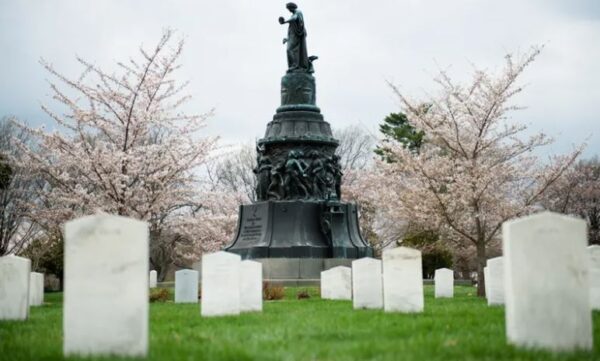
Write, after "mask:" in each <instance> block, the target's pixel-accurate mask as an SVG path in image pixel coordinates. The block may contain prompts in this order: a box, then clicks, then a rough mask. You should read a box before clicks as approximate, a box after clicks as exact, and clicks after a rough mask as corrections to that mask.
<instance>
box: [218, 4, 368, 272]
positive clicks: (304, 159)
mask: <svg viewBox="0 0 600 361" xmlns="http://www.w3.org/2000/svg"><path fill="white" fill-rule="evenodd" d="M287 7H288V9H289V10H290V11H291V12H292V14H293V15H292V17H291V18H290V19H288V20H284V19H283V18H280V19H279V22H280V23H282V24H284V23H288V24H289V29H288V37H287V38H286V39H284V43H287V58H288V70H287V73H286V74H285V75H284V76H283V78H282V79H281V105H280V106H279V107H278V108H277V110H276V113H275V115H274V116H273V120H272V121H271V122H269V123H268V124H267V129H266V132H265V136H264V138H262V139H260V140H259V141H258V142H257V166H256V168H255V170H254V172H255V174H256V177H257V189H256V194H257V201H256V202H255V203H253V204H246V205H242V206H240V216H239V222H238V231H237V235H236V237H235V239H234V240H233V242H232V243H231V244H230V245H229V246H227V247H226V248H225V249H226V250H227V251H229V252H233V253H237V254H239V255H241V256H242V258H251V259H259V260H262V261H263V265H265V276H266V278H286V277H276V276H277V275H276V274H271V277H269V272H270V270H269V269H268V268H269V264H270V263H273V264H275V263H276V264H278V265H282V264H284V263H286V262H285V261H283V260H278V261H273V262H267V261H265V259H276V258H277V259H288V260H289V262H287V264H293V266H291V267H292V268H295V267H296V264H297V265H298V269H299V270H298V274H299V276H298V277H297V278H310V277H314V278H319V273H320V271H321V270H322V269H323V268H327V264H331V265H338V264H346V263H347V264H348V265H349V262H350V261H351V260H352V259H355V258H361V257H366V256H371V255H372V254H373V250H372V248H371V247H370V246H369V245H368V243H367V242H366V241H365V240H364V239H363V238H362V237H361V235H360V230H359V226H358V213H357V207H356V205H355V204H352V203H345V202H341V190H340V188H341V182H342V171H341V167H340V163H339V157H338V156H337V155H336V154H335V150H336V148H337V146H338V141H337V140H336V139H335V138H334V137H333V135H332V133H331V126H330V125H329V123H327V122H326V121H325V120H324V118H323V115H322V114H321V110H320V109H319V108H318V107H317V105H316V83H315V78H314V76H313V75H312V73H313V72H314V70H313V64H312V63H313V61H314V60H316V59H317V57H316V56H310V57H308V56H307V55H306V54H307V53H306V30H305V28H304V18H303V15H302V13H301V12H300V11H298V10H297V7H296V5H295V4H293V3H289V4H288V5H287ZM332 258H335V259H338V260H337V262H331V261H327V260H328V259H332ZM305 259H311V260H310V261H303V260H305ZM344 259H345V260H348V262H343V261H342V260H344ZM282 261H283V262H282ZM303 264H304V265H307V264H310V265H311V266H310V267H309V268H311V271H310V272H308V273H309V274H310V275H308V274H305V276H309V277H303V276H302V268H303ZM319 264H321V265H322V267H321V269H318V268H319V266H318V265H319ZM280 268H281V267H280ZM283 268H286V267H283ZM317 269H318V272H317ZM286 272H288V273H289V272H290V269H289V267H288V269H286V270H285V271H281V272H279V273H281V274H280V275H279V276H283V274H284V273H286ZM294 272H295V271H293V270H292V273H290V274H289V276H290V278H294V277H293V274H294ZM276 273H277V272H276ZM305 273H306V272H305ZM286 275H287V273H286Z"/></svg>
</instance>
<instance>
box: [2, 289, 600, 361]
mask: <svg viewBox="0 0 600 361" xmlns="http://www.w3.org/2000/svg"><path fill="white" fill-rule="evenodd" d="M298 290H299V289H293V288H290V289H286V298H285V299H284V300H280V301H268V302H265V304H264V310H263V312H262V313H255V314H243V315H241V316H239V317H220V318H201V317H200V312H199V306H198V305H183V304H174V303H171V302H169V303H153V304H151V306H150V353H149V356H148V359H149V360H169V361H175V360H236V361H240V360H418V361H428V360H461V361H462V360H535V361H539V360H600V312H595V313H594V340H595V350H594V352H578V353H571V354H559V355H552V354H549V353H545V352H541V351H523V350H517V349H515V348H514V347H511V346H507V345H506V337H505V335H504V309H503V308H501V307H488V306H487V305H486V304H485V300H483V299H479V298H477V297H475V295H474V292H475V290H474V289H473V288H471V287H457V288H456V290H455V298H454V299H434V298H433V289H432V287H431V286H427V287H426V297H425V312H424V313H422V314H412V315H408V314H384V313H383V312H382V311H366V310H361V311H354V310H352V303H351V302H350V301H325V300H321V299H319V298H318V296H316V295H315V293H316V290H315V289H311V293H312V294H313V297H311V298H310V299H305V300H297V299H296V298H295V295H296V292H297V291H298ZM46 302H47V304H46V305H44V306H42V307H33V308H32V309H31V316H30V319H29V320H28V321H26V322H0V360H11V361H13V360H14V361H18V360H36V361H37V360H60V359H62V307H61V306H62V305H61V302H62V295H61V294H56V293H55V294H46ZM77 359H78V358H69V360H77ZM94 359H95V358H85V359H84V360H94ZM114 360H117V359H114Z"/></svg>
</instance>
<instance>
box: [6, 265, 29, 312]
mask: <svg viewBox="0 0 600 361" xmlns="http://www.w3.org/2000/svg"><path fill="white" fill-rule="evenodd" d="M30 272H31V261H30V260H29V259H27V258H23V257H17V256H13V255H9V256H4V257H0V320H26V319H27V317H28V316H29V281H30V279H29V277H30V276H29V274H30Z"/></svg>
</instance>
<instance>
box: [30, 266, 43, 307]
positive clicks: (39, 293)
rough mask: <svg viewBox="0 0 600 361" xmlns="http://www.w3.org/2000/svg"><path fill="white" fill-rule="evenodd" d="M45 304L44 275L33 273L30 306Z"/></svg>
mask: <svg viewBox="0 0 600 361" xmlns="http://www.w3.org/2000/svg"><path fill="white" fill-rule="evenodd" d="M43 304H44V274H43V273H38V272H31V274H30V277H29V306H41V305H43Z"/></svg>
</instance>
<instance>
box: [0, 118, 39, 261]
mask: <svg viewBox="0 0 600 361" xmlns="http://www.w3.org/2000/svg"><path fill="white" fill-rule="evenodd" d="M17 143H26V144H30V145H31V142H30V137H29V135H28V134H27V132H25V131H23V130H22V129H19V128H18V127H16V126H15V125H14V123H13V121H12V120H11V119H10V118H8V117H5V118H3V119H0V256H3V255H5V254H15V253H19V252H20V251H21V250H22V249H23V248H24V247H26V246H27V245H28V244H29V243H30V242H31V240H32V239H34V238H35V237H37V236H38V234H39V231H40V228H39V227H38V226H37V224H35V223H34V222H31V220H30V218H29V214H30V209H31V204H32V203H34V202H35V201H36V195H35V189H36V187H37V179H35V178H34V177H31V175H30V174H29V173H28V172H27V170H26V169H23V168H22V167H20V166H19V164H20V163H21V158H22V157H21V155H22V154H21V152H19V149H18V147H17V146H16V145H17Z"/></svg>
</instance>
